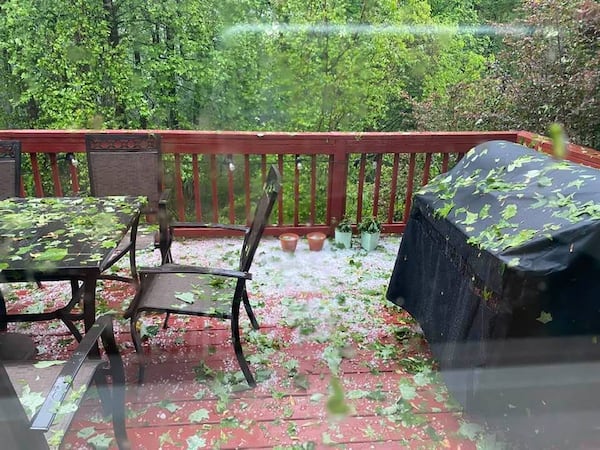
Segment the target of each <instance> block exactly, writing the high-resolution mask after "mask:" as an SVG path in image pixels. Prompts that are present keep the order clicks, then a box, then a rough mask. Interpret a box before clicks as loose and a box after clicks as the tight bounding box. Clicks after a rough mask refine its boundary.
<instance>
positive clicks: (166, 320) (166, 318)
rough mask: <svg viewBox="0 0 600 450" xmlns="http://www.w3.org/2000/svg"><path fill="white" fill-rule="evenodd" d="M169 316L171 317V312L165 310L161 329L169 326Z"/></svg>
mask: <svg viewBox="0 0 600 450" xmlns="http://www.w3.org/2000/svg"><path fill="white" fill-rule="evenodd" d="M169 317H171V313H170V312H168V311H167V314H166V315H165V321H164V322H163V330H166V329H167V328H169Z"/></svg>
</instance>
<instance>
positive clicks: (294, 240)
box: [279, 233, 300, 253]
mask: <svg viewBox="0 0 600 450" xmlns="http://www.w3.org/2000/svg"><path fill="white" fill-rule="evenodd" d="M298 239H300V236H298V235H297V234H296V233H283V234H282V235H280V236H279V243H280V244H281V250H283V251H284V252H289V253H294V252H295V251H296V245H298Z"/></svg>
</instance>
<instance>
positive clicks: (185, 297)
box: [175, 292, 195, 305]
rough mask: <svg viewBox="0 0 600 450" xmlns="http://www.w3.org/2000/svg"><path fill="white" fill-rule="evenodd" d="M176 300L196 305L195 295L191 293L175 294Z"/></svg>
mask: <svg viewBox="0 0 600 450" xmlns="http://www.w3.org/2000/svg"><path fill="white" fill-rule="evenodd" d="M175 298H176V299H177V300H181V301H182V302H185V303H187V304H189V305H192V304H194V301H195V300H194V294H192V293H191V292H175Z"/></svg>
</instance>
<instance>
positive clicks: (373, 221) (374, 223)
mask: <svg viewBox="0 0 600 450" xmlns="http://www.w3.org/2000/svg"><path fill="white" fill-rule="evenodd" d="M358 231H361V232H365V233H379V232H380V231H381V222H380V221H379V220H378V219H377V217H365V218H364V219H363V220H362V221H361V222H360V223H359V224H358Z"/></svg>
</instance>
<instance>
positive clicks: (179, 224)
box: [171, 222, 250, 233]
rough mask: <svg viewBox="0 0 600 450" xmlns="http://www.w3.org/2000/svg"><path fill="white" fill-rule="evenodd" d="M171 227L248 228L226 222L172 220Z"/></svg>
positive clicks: (242, 230)
mask: <svg viewBox="0 0 600 450" xmlns="http://www.w3.org/2000/svg"><path fill="white" fill-rule="evenodd" d="M171 228H213V229H218V230H231V231H239V232H241V233H247V232H248V230H249V229H250V228H248V227H247V226H244V225H234V224H226V223H199V222H172V223H171Z"/></svg>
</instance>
